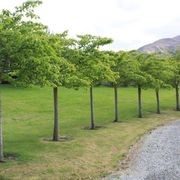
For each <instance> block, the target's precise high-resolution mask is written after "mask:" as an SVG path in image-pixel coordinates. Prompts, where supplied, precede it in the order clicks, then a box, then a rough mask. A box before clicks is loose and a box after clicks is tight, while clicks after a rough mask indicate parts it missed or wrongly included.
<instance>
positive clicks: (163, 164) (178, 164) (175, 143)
mask: <svg viewBox="0 0 180 180" xmlns="http://www.w3.org/2000/svg"><path fill="white" fill-rule="evenodd" d="M118 179H119V180H180V120H177V121H175V122H173V123H170V124H168V125H166V126H162V127H159V128H157V129H156V130H154V131H152V132H151V133H150V134H148V135H146V136H145V137H144V138H143V140H142V142H141V143H140V147H139V148H138V150H137V151H135V152H134V153H133V155H132V160H131V161H130V164H129V168H128V169H127V170H125V171H124V172H122V171H121V172H117V173H115V174H112V175H110V176H108V177H106V178H105V180H118Z"/></svg>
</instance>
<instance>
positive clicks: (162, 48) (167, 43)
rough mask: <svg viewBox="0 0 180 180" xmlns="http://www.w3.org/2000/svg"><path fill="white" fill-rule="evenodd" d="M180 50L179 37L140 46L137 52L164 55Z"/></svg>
mask: <svg viewBox="0 0 180 180" xmlns="http://www.w3.org/2000/svg"><path fill="white" fill-rule="evenodd" d="M179 48H180V36H176V37H174V38H164V39H160V40H158V41H155V42H154V43H151V44H147V45H145V46H142V47H141V48H139V49H138V50H139V51H141V52H147V53H157V52H161V53H165V52H174V51H176V50H177V49H179Z"/></svg>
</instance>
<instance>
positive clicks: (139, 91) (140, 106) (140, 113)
mask: <svg viewBox="0 0 180 180" xmlns="http://www.w3.org/2000/svg"><path fill="white" fill-rule="evenodd" d="M138 117H139V118H142V100H141V85H138Z"/></svg>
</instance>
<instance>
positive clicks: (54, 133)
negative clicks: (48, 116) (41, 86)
mask: <svg viewBox="0 0 180 180" xmlns="http://www.w3.org/2000/svg"><path fill="white" fill-rule="evenodd" d="M53 94H54V131H53V141H58V140H59V132H58V129H59V127H58V88H57V87H54V88H53Z"/></svg>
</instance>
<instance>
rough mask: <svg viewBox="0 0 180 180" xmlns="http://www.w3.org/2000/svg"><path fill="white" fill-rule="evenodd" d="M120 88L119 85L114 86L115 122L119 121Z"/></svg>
mask: <svg viewBox="0 0 180 180" xmlns="http://www.w3.org/2000/svg"><path fill="white" fill-rule="evenodd" d="M117 90H118V88H117V86H114V102H115V104H114V105H115V120H114V122H118V120H119V117H118V92H117Z"/></svg>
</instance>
